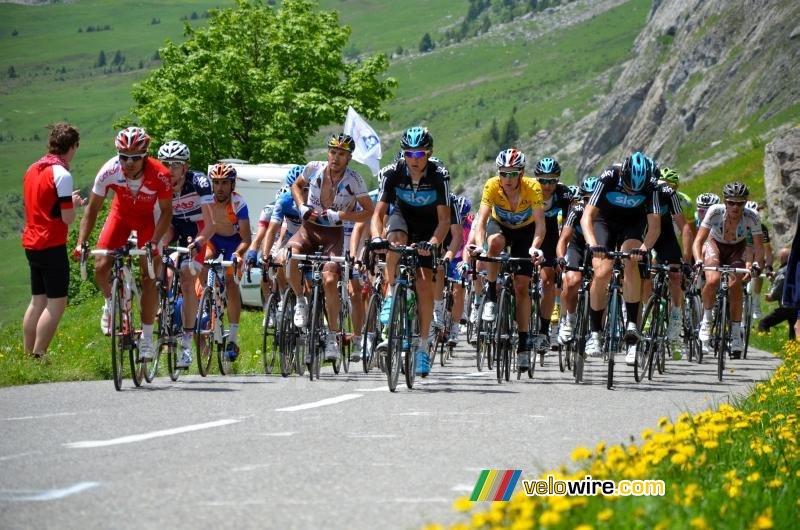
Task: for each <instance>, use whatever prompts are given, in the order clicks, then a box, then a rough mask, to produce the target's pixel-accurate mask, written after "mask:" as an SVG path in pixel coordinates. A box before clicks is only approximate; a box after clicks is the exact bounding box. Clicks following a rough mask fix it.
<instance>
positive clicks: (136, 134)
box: [114, 127, 150, 153]
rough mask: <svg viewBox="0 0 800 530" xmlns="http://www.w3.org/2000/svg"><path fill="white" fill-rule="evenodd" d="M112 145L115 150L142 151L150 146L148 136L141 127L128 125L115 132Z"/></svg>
mask: <svg viewBox="0 0 800 530" xmlns="http://www.w3.org/2000/svg"><path fill="white" fill-rule="evenodd" d="M114 145H115V146H116V147H117V151H131V152H135V153H144V152H146V151H147V148H148V147H150V137H149V136H147V133H146V132H144V129H142V128H141V127H128V128H126V129H122V130H121V131H120V132H119V134H117V139H116V140H114Z"/></svg>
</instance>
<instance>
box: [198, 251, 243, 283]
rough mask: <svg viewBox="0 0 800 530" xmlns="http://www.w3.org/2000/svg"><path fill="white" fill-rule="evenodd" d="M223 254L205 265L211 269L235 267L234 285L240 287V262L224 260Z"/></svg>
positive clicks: (206, 261) (209, 260) (208, 260)
mask: <svg viewBox="0 0 800 530" xmlns="http://www.w3.org/2000/svg"><path fill="white" fill-rule="evenodd" d="M221 258H222V254H220V255H219V256H217V258H216V259H207V260H205V261H204V262H203V263H204V264H205V266H206V267H208V268H210V269H228V268H230V267H233V283H235V284H236V285H239V283H240V282H241V280H240V279H239V260H223V259H221Z"/></svg>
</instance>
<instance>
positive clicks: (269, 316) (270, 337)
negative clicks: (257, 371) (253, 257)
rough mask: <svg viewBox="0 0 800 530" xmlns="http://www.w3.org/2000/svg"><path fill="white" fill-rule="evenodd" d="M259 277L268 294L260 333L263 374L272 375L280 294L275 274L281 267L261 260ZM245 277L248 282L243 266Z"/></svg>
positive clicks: (277, 350)
mask: <svg viewBox="0 0 800 530" xmlns="http://www.w3.org/2000/svg"><path fill="white" fill-rule="evenodd" d="M260 265H261V271H262V272H261V277H262V279H263V281H264V282H265V283H267V284H268V285H269V294H268V295H267V299H266V301H265V302H264V322H263V331H262V332H261V352H262V355H263V356H264V374H265V375H272V373H273V372H274V370H275V366H276V364H278V358H279V357H280V330H281V323H280V319H281V315H280V313H279V308H280V301H281V293H280V292H279V291H278V282H277V280H276V279H275V274H276V273H277V271H278V269H282V268H283V265H281V264H280V263H275V262H274V261H272V260H271V259H270V260H264V259H263V258H262V260H261V264H260ZM245 275H246V276H247V281H248V283H249V282H250V275H249V267H247V266H245Z"/></svg>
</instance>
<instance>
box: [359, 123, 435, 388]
mask: <svg viewBox="0 0 800 530" xmlns="http://www.w3.org/2000/svg"><path fill="white" fill-rule="evenodd" d="M400 147H401V148H402V150H403V158H402V160H398V161H396V162H394V163H393V164H390V165H388V166H386V167H385V168H383V169H382V170H381V174H380V177H379V181H380V182H381V188H380V190H381V195H380V198H379V199H378V204H377V206H376V207H375V212H374V213H373V214H372V223H371V231H372V237H373V243H372V246H373V248H376V247H379V246H381V245H382V244H383V243H384V240H383V232H384V228H385V229H386V237H387V239H388V241H389V243H391V244H393V245H407V244H415V245H416V246H417V249H418V252H419V261H418V264H419V268H418V269H417V271H416V289H417V308H418V315H419V329H420V338H419V343H418V344H416V346H415V347H416V354H415V357H416V359H415V361H416V372H417V373H419V374H420V375H422V376H425V375H427V374H428V373H430V362H429V358H428V336H429V329H430V324H431V320H432V318H433V256H432V255H431V252H432V251H433V250H434V249H438V248H439V246H440V245H441V243H442V241H444V239H445V237H446V236H447V232H448V231H449V229H450V190H449V184H450V174H449V173H448V171H447V168H445V166H444V164H442V163H441V162H439V161H432V160H430V156H431V154H432V152H433V136H432V135H431V133H430V132H429V131H428V129H427V128H423V127H411V128H410V129H407V130H406V131H405V132H404V133H403V136H402V138H401V139H400ZM389 205H394V211H393V212H392V214H391V215H390V216H389V221H388V223H386V224H385V225H384V219H383V218H384V215H386V214H387V213H388V211H389ZM399 259H400V256H399V255H398V254H397V253H394V252H390V253H389V254H388V255H387V256H386V279H387V282H386V289H387V290H386V297H385V298H384V305H383V308H382V310H381V315H380V319H381V322H382V323H383V324H384V325H385V324H387V323H388V321H389V311H390V309H391V305H392V296H391V285H392V284H393V283H394V280H395V275H396V273H397V264H398V262H399ZM381 346H383V344H382V345H381Z"/></svg>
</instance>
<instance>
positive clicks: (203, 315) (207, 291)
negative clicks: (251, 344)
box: [194, 254, 239, 377]
mask: <svg viewBox="0 0 800 530" xmlns="http://www.w3.org/2000/svg"><path fill="white" fill-rule="evenodd" d="M204 264H205V266H206V268H207V269H208V277H207V279H206V286H205V287H204V288H203V294H202V296H201V297H200V305H199V306H198V307H197V318H196V319H195V330H194V340H195V345H196V346H197V367H198V369H199V371H200V375H201V376H203V377H206V376H207V375H208V373H209V371H210V369H211V359H212V358H213V357H214V353H215V352H216V357H217V365H218V366H219V372H220V374H222V375H228V373H230V370H231V360H230V359H229V358H228V356H227V355H226V354H225V345H226V343H227V341H228V330H226V328H225V310H226V309H227V307H228V301H227V296H226V295H227V292H226V289H227V285H226V284H227V281H226V278H225V274H226V271H227V270H228V269H232V272H233V274H232V278H233V283H234V288H235V289H238V288H239V260H223V259H222V254H220V255H219V256H218V257H217V258H216V259H207V260H205V262H204Z"/></svg>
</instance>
